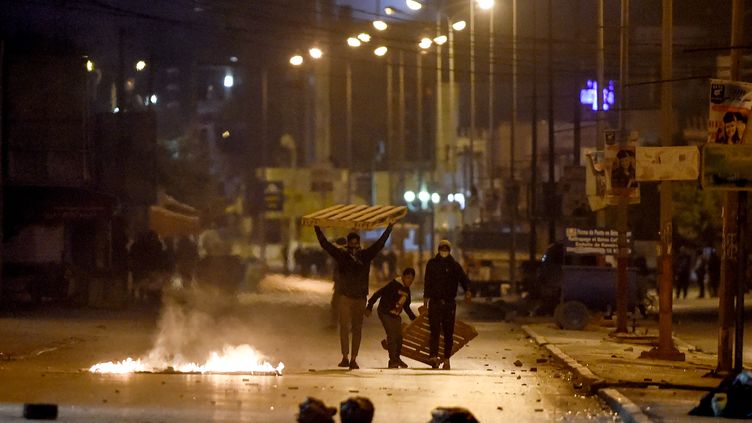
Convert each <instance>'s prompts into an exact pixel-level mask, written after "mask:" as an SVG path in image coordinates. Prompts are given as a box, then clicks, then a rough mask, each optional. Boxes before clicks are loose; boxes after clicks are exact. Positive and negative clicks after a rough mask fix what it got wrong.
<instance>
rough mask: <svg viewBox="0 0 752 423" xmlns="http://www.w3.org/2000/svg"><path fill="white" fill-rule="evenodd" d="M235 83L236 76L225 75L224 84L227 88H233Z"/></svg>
mask: <svg viewBox="0 0 752 423" xmlns="http://www.w3.org/2000/svg"><path fill="white" fill-rule="evenodd" d="M233 85H235V78H233V76H232V75H225V80H224V86H225V88H232V86H233Z"/></svg>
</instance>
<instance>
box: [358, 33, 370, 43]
mask: <svg viewBox="0 0 752 423" xmlns="http://www.w3.org/2000/svg"><path fill="white" fill-rule="evenodd" d="M357 38H358V39H359V40H360V41H362V42H364V43H367V42H369V41H371V36H370V35H368V33H367V32H361V33H360V34H358V37H357Z"/></svg>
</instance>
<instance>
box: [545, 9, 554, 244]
mask: <svg viewBox="0 0 752 423" xmlns="http://www.w3.org/2000/svg"><path fill="white" fill-rule="evenodd" d="M552 21H553V2H552V0H548V40H547V41H548V51H547V53H548V61H547V63H546V65H547V66H546V67H547V68H548V69H547V71H548V72H547V73H548V75H547V77H546V78H547V79H548V190H549V191H548V192H547V195H546V200H547V202H548V203H547V204H546V205H547V208H548V242H549V243H553V242H554V241H556V213H557V212H556V207H554V206H555V204H556V201H555V197H554V195H555V192H556V190H555V189H554V187H555V184H556V175H555V174H554V173H555V172H556V168H555V166H554V165H555V159H556V157H555V152H554V142H555V139H554V75H553V73H554V72H553V50H554V44H553V28H552V26H553V24H552Z"/></svg>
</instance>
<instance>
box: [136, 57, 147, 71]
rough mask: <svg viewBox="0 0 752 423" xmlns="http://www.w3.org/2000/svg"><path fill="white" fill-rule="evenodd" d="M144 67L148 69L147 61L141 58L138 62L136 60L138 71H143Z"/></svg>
mask: <svg viewBox="0 0 752 423" xmlns="http://www.w3.org/2000/svg"><path fill="white" fill-rule="evenodd" d="M144 69H146V62H144V61H143V60H139V61H138V62H136V70H137V71H139V72H141V71H142V70H144Z"/></svg>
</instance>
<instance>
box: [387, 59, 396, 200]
mask: <svg viewBox="0 0 752 423" xmlns="http://www.w3.org/2000/svg"><path fill="white" fill-rule="evenodd" d="M393 80H394V72H393V70H392V55H391V54H389V55H388V56H387V60H386V159H387V171H388V178H387V179H388V180H389V200H390V201H391V202H392V203H394V201H395V195H394V181H393V175H394V162H395V160H396V158H395V157H394V156H395V154H394V153H395V148H394V112H393V107H394V104H393V103H394V97H393V96H394V87H393V85H394V81H393Z"/></svg>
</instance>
